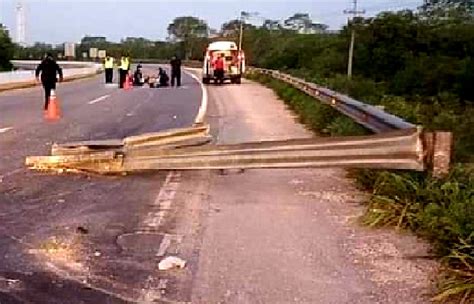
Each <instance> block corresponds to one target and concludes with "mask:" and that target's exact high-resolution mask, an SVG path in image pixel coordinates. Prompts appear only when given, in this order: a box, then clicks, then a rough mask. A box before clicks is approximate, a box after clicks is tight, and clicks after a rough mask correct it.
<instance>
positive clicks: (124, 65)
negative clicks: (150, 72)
mask: <svg viewBox="0 0 474 304" xmlns="http://www.w3.org/2000/svg"><path fill="white" fill-rule="evenodd" d="M129 70H130V59H129V58H128V57H125V56H122V58H120V67H119V74H120V75H119V76H120V79H119V88H121V89H123V85H124V83H125V81H126V80H127V74H128V71H129Z"/></svg>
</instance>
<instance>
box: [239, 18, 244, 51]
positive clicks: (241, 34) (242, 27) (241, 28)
mask: <svg viewBox="0 0 474 304" xmlns="http://www.w3.org/2000/svg"><path fill="white" fill-rule="evenodd" d="M243 36H244V12H240V32H239V52H240V51H241V50H242V39H243Z"/></svg>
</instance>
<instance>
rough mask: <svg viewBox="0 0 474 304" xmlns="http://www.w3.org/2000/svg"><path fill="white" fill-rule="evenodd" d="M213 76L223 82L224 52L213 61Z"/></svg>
mask: <svg viewBox="0 0 474 304" xmlns="http://www.w3.org/2000/svg"><path fill="white" fill-rule="evenodd" d="M214 76H215V77H216V81H218V82H219V83H220V84H222V83H223V82H224V54H221V55H220V56H219V57H218V58H217V59H216V62H215V63H214Z"/></svg>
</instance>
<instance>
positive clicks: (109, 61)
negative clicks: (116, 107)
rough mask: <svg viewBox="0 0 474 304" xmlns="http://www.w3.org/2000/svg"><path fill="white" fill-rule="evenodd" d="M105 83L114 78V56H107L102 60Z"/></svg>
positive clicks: (110, 81)
mask: <svg viewBox="0 0 474 304" xmlns="http://www.w3.org/2000/svg"><path fill="white" fill-rule="evenodd" d="M104 69H105V83H112V82H113V78H114V58H112V57H110V56H107V57H106V58H105V61H104Z"/></svg>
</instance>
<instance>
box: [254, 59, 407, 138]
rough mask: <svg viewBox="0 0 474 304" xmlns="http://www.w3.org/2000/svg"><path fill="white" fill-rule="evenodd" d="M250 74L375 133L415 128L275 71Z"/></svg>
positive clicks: (384, 113)
mask: <svg viewBox="0 0 474 304" xmlns="http://www.w3.org/2000/svg"><path fill="white" fill-rule="evenodd" d="M249 72H250V73H252V72H253V73H260V74H264V75H268V76H271V77H273V78H275V79H278V80H281V81H283V82H285V83H288V84H290V85H292V86H294V87H295V88H298V89H300V90H301V91H303V92H305V93H306V94H308V95H309V96H312V97H314V98H316V99H318V100H320V101H321V102H323V103H325V104H327V105H330V106H331V107H333V108H335V109H336V110H338V111H339V112H341V113H342V114H344V115H346V116H348V117H350V118H351V119H353V120H354V121H355V122H357V123H359V124H361V125H363V126H364V127H366V128H367V129H369V130H372V131H374V132H375V133H381V132H387V131H394V130H403V129H412V128H415V127H416V126H415V125H413V124H411V123H409V122H406V121H405V120H403V119H402V118H400V117H397V116H395V115H392V114H389V113H387V112H384V111H382V110H381V109H379V108H377V107H374V106H371V105H368V104H365V103H363V102H360V101H358V100H355V99H353V98H351V97H349V96H346V95H343V94H340V93H337V92H335V91H332V90H330V89H328V88H324V87H321V86H319V85H317V84H314V83H310V82H306V81H305V80H303V79H300V78H296V77H293V76H291V75H289V74H286V73H282V72H280V71H275V70H267V69H260V68H250V70H249Z"/></svg>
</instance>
